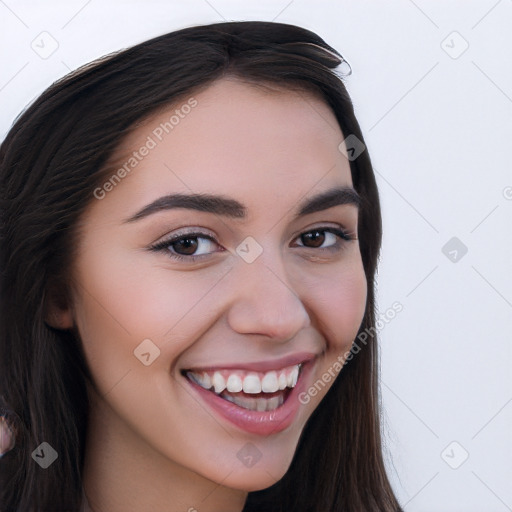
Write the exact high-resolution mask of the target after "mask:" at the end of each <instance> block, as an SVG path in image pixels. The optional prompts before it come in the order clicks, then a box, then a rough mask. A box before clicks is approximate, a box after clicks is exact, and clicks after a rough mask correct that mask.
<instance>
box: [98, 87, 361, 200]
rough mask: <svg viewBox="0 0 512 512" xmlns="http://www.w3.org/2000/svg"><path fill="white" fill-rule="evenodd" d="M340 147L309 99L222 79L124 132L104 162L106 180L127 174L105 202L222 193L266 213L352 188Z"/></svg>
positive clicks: (332, 126)
mask: <svg viewBox="0 0 512 512" xmlns="http://www.w3.org/2000/svg"><path fill="white" fill-rule="evenodd" d="M343 139H344V136H343V134H342V132H341V130H340V128H339V125H338V123H337V121H336V118H335V116H334V114H333V112H332V111H331V109H330V108H329V107H328V106H327V105H326V104H325V103H324V102H323V101H321V100H320V99H318V98H317V97H315V96H313V95H312V94H311V93H306V92H298V91H291V90H284V89H277V88H276V89H269V88H267V87H261V86H256V85H253V84H247V83H243V82H240V81H238V80H233V79H222V80H219V81H217V82H214V83H213V84H212V85H211V86H209V87H208V88H206V89H204V90H202V91H201V92H198V93H197V94H192V95H191V96H186V97H184V98H183V99H182V100H181V101H179V102H177V103H175V104H174V105H172V106H169V107H166V108H165V109H162V110H160V111H158V112H157V113H155V114H154V115H152V116H151V117H150V118H148V119H146V120H145V121H144V122H143V123H142V124H140V125H139V126H138V127H137V128H135V129H134V130H133V131H132V132H131V134H130V135H129V136H128V137H127V138H126V139H125V140H124V141H123V142H122V143H121V145H120V146H119V147H118V149H117V150H116V151H115V153H114V155H113V158H112V159H111V162H110V165H109V170H110V171H111V173H115V172H116V170H118V169H120V168H122V167H123V166H124V168H125V169H126V170H127V172H126V173H123V174H126V177H123V179H122V181H121V182H120V183H119V184H117V185H116V186H115V192H113V193H112V194H109V196H112V200H113V199H114V196H121V195H123V197H124V198H125V199H127V198H128V200H129V201H130V202H137V203H139V202H141V201H142V202H144V201H149V200H153V199H154V198H155V195H158V194H159V195H162V194H164V193H170V192H183V193H191V192H196V193H201V192H217V193H218V192H222V193H224V194H226V195H232V196H235V197H236V196H238V197H248V195H249V196H250V198H252V199H253V200H257V201H258V202H259V203H260V204H261V203H262V202H263V203H267V204H268V206H271V205H272V204H273V202H275V200H276V199H279V198H285V197H287V196H290V197H295V198H299V197H300V196H302V195H304V194H307V193H308V190H312V189H313V188H315V189H316V190H317V191H318V190H324V189H327V188H330V187H333V186H336V185H343V186H351V185H352V180H351V174H350V166H349V163H348V161H347V159H346V158H345V157H344V156H343V155H342V154H341V153H340V151H339V149H338V146H339V144H340V143H341V141H342V140H343ZM144 148H146V149H144ZM142 153H143V154H142ZM108 175H109V174H108V173H107V176H108ZM109 199H110V197H109ZM245 202H246V203H247V204H249V201H245Z"/></svg>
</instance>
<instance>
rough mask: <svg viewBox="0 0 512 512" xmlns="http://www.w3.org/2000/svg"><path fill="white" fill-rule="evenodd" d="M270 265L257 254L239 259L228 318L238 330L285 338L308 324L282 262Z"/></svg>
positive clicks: (234, 276) (305, 311) (267, 259)
mask: <svg viewBox="0 0 512 512" xmlns="http://www.w3.org/2000/svg"><path fill="white" fill-rule="evenodd" d="M275 262H276V259H274V261H273V263H274V264H272V266H270V265H269V258H266V259H264V258H263V256H260V257H259V258H258V259H257V260H255V261H253V262H252V263H246V262H244V261H240V262H239V267H238V268H237V269H236V270H235V272H234V274H235V275H233V276H232V278H233V279H234V283H233V285H234V287H235V289H236V291H235V294H234V298H233V303H232V306H231V307H230V309H229V312H228V315H227V319H228V323H229V325H230V327H231V328H232V329H233V330H234V331H236V332H239V333H241V334H259V335H265V336H267V337H269V338H271V339H272V340H273V341H281V342H286V341H288V340H290V339H292V338H293V337H294V336H295V335H296V334H297V333H298V332H299V331H300V330H301V329H304V328H306V327H308V326H309V325H310V323H311V322H310V316H309V313H308V311H307V310H306V308H305V306H304V304H303V302H302V300H301V297H300V296H299V295H298V293H297V291H296V290H294V289H293V287H292V284H291V283H290V281H289V280H288V278H287V277H286V272H285V271H284V269H283V266H282V263H280V264H276V263H275Z"/></svg>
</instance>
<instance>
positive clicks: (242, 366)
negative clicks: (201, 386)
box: [187, 352, 316, 372]
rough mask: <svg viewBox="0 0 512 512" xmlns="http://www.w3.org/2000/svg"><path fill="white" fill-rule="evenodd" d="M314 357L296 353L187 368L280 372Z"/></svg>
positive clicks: (313, 355) (305, 353) (311, 354)
mask: <svg viewBox="0 0 512 512" xmlns="http://www.w3.org/2000/svg"><path fill="white" fill-rule="evenodd" d="M315 357H316V354H313V353H311V352H297V353H295V354H290V355H288V356H285V357H281V358H279V359H273V360H267V361H258V362H247V363H242V362H237V363H226V364H215V365H208V366H194V367H193V368H187V369H189V370H193V371H215V370H249V371H254V372H268V371H270V370H281V369H282V368H286V367H288V366H293V365H294V364H299V363H306V362H308V361H311V360H312V359H314V358H315Z"/></svg>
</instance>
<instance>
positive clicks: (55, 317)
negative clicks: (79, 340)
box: [45, 284, 74, 330]
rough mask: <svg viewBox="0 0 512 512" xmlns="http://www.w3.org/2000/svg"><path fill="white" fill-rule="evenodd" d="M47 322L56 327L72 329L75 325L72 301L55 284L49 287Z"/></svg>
mask: <svg viewBox="0 0 512 512" xmlns="http://www.w3.org/2000/svg"><path fill="white" fill-rule="evenodd" d="M45 322H46V323H47V324H48V325H49V326H50V327H53V328H54V329H61V330H65V329H72V328H73V326H74V319H73V311H72V309H71V301H70V300H69V297H68V296H67V294H65V293H63V292H62V289H61V288H58V287H57V286H56V285H55V284H53V285H50V286H49V289H48V301H47V305H46V315H45Z"/></svg>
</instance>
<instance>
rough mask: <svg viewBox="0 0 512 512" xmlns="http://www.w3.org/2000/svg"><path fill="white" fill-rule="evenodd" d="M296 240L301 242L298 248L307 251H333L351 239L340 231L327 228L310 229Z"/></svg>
mask: <svg viewBox="0 0 512 512" xmlns="http://www.w3.org/2000/svg"><path fill="white" fill-rule="evenodd" d="M338 239H341V240H338ZM298 240H300V242H301V243H300V244H299V246H300V247H307V248H309V249H321V250H323V249H325V250H335V249H336V248H337V247H338V246H340V245H341V243H342V241H349V240H353V238H352V237H351V236H350V235H348V234H347V233H345V231H343V230H341V229H337V228H331V227H329V228H318V229H312V230H310V231H307V232H305V233H302V235H300V236H299V237H298ZM325 244H327V245H325ZM322 246H323V247H322ZM339 248H341V247H339Z"/></svg>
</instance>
